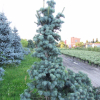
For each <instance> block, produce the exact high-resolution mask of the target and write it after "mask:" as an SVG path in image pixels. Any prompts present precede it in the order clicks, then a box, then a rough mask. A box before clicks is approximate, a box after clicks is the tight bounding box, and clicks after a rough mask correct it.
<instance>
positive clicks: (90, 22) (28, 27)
mask: <svg viewBox="0 0 100 100" xmlns="http://www.w3.org/2000/svg"><path fill="white" fill-rule="evenodd" d="M46 1H47V0H45V7H47V4H46ZM54 1H55V2H56V5H55V14H54V15H56V14H57V13H59V12H62V10H63V8H64V7H65V10H64V12H63V14H64V15H65V18H63V19H62V20H63V21H64V22H65V23H63V24H62V28H61V30H62V31H61V32H59V35H60V36H61V39H62V40H63V41H65V40H67V39H69V38H70V37H77V38H80V39H81V42H86V40H88V41H92V40H93V38H94V40H96V38H98V40H99V41H100V0H54ZM41 7H43V0H0V12H4V13H5V16H6V17H7V19H8V21H10V22H12V23H11V25H10V26H11V27H12V28H13V27H14V26H15V27H16V28H17V29H18V33H19V35H20V37H21V38H22V39H33V37H34V35H35V34H37V33H36V29H38V27H37V25H36V24H35V23H34V22H37V18H36V16H35V14H36V10H39V9H40V8H41Z"/></svg>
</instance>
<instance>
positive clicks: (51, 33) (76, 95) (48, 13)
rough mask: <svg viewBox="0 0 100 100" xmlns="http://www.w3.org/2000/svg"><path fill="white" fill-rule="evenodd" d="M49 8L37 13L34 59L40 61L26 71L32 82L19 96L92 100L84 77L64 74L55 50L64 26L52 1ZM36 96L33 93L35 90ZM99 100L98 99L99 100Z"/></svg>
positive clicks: (90, 86)
mask: <svg viewBox="0 0 100 100" xmlns="http://www.w3.org/2000/svg"><path fill="white" fill-rule="evenodd" d="M47 4H48V7H46V8H44V7H43V8H40V9H39V10H38V11H37V15H36V17H37V22H35V23H36V24H37V26H39V29H38V30H37V33H38V34H37V35H35V36H34V41H35V43H36V47H37V48H36V49H35V52H34V53H33V57H38V58H40V59H41V61H40V62H35V63H34V65H32V67H31V68H30V69H29V70H28V73H29V75H30V79H31V80H32V82H30V83H28V84H27V85H28V87H29V88H28V89H25V91H24V93H22V94H21V95H20V97H21V100H40V99H39V98H40V97H44V98H45V100H95V98H96V97H97V96H96V95H95V94H94V93H96V92H95V90H93V87H92V85H91V81H90V79H89V78H88V77H87V75H85V74H83V73H81V72H80V73H77V74H75V73H74V72H72V71H71V70H68V71H67V72H66V71H65V67H64V66H63V64H62V58H61V57H58V55H60V51H59V49H58V48H57V47H56V44H57V41H59V40H61V37H60V35H59V34H58V31H61V29H60V28H61V24H62V23H64V22H63V21H62V20H61V17H63V18H64V15H63V14H62V12H63V11H62V12H61V13H58V14H57V15H56V16H55V17H54V16H53V13H54V12H55V9H54V5H55V4H56V3H55V2H54V0H50V1H47ZM36 89H37V91H36V93H37V95H39V98H37V99H35V98H36V97H37V95H36V94H35V93H33V91H34V90H36ZM98 98H99V96H98ZM98 100H99V99H98Z"/></svg>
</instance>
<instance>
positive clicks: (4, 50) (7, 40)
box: [0, 13, 14, 66]
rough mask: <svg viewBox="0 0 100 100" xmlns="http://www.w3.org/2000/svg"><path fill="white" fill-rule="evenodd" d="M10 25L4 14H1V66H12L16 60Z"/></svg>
mask: <svg viewBox="0 0 100 100" xmlns="http://www.w3.org/2000/svg"><path fill="white" fill-rule="evenodd" d="M9 25H10V22H8V21H7V18H6V16H5V15H4V13H0V66H2V65H4V64H11V63H13V60H14V48H13V47H11V44H12V39H13V36H12V30H11V28H10V26H9Z"/></svg>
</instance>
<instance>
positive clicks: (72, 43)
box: [65, 37, 80, 48]
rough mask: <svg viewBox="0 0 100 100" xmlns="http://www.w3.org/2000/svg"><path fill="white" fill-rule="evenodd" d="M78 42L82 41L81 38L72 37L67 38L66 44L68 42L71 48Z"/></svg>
mask: <svg viewBox="0 0 100 100" xmlns="http://www.w3.org/2000/svg"><path fill="white" fill-rule="evenodd" d="M77 42H80V38H76V37H71V38H70V39H67V40H65V44H67V45H68V46H69V48H71V47H75V44H76V43H77Z"/></svg>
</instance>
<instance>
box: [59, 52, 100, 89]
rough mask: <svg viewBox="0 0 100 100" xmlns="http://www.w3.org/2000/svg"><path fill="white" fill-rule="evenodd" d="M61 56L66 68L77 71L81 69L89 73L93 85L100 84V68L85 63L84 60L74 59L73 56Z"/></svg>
mask: <svg viewBox="0 0 100 100" xmlns="http://www.w3.org/2000/svg"><path fill="white" fill-rule="evenodd" d="M59 57H62V58H63V65H64V66H65V67H66V69H67V68H69V69H71V70H73V71H74V72H75V73H77V72H79V71H81V72H83V73H85V74H87V75H88V77H89V78H90V79H91V82H92V84H93V86H95V87H98V86H100V69H98V68H96V67H93V66H91V65H89V64H86V63H83V62H82V61H78V60H73V59H72V58H70V57H68V56H65V55H63V54H62V55H60V56H59Z"/></svg>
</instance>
